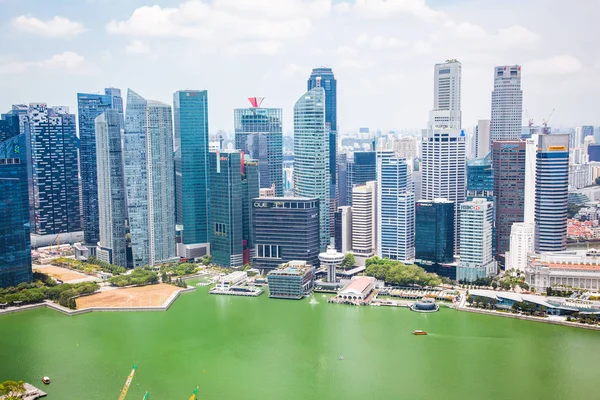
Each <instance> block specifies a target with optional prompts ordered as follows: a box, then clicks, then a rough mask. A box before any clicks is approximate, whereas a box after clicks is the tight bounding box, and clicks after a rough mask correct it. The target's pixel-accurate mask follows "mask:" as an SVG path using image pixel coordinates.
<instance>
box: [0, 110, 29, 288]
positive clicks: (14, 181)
mask: <svg viewBox="0 0 600 400" xmlns="http://www.w3.org/2000/svg"><path fill="white" fill-rule="evenodd" d="M9 125H10V128H9ZM0 133H1V134H2V136H1V137H0V139H1V140H0V191H1V193H3V195H2V196H0V287H7V286H16V285H18V284H19V283H21V282H30V281H31V278H32V272H31V240H30V236H29V234H30V223H29V188H28V177H27V140H26V136H25V134H20V131H19V126H18V117H17V116H13V115H3V116H2V119H1V120H0Z"/></svg>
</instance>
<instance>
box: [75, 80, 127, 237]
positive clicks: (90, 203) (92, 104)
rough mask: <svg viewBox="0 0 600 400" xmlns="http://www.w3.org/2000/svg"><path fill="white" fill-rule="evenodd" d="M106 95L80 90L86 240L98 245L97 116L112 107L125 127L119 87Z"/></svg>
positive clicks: (109, 90) (80, 155)
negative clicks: (81, 91)
mask: <svg viewBox="0 0 600 400" xmlns="http://www.w3.org/2000/svg"><path fill="white" fill-rule="evenodd" d="M104 91H105V94H97V93H95V94H94V93H77V108H78V113H79V141H80V144H79V165H80V174H81V202H82V209H83V234H84V240H85V243H86V244H88V245H91V246H95V245H96V244H97V242H98V240H99V239H100V234H99V225H98V173H97V167H96V122H95V120H96V117H97V116H99V115H100V114H102V113H104V112H106V111H107V110H109V109H111V108H113V109H116V110H117V111H118V112H119V114H120V118H121V123H120V124H121V125H120V126H121V127H122V126H123V121H122V119H123V99H122V98H121V91H120V90H119V89H114V88H107V89H105V90H104Z"/></svg>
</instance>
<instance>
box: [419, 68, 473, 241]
mask: <svg viewBox="0 0 600 400" xmlns="http://www.w3.org/2000/svg"><path fill="white" fill-rule="evenodd" d="M461 74H462V66H461V64H460V62H458V61H457V60H449V61H447V62H446V63H443V64H436V66H435V73H434V95H433V97H434V101H433V109H432V110H431V111H430V113H429V126H428V129H427V130H425V131H424V132H423V137H422V142H421V156H422V157H421V158H422V161H421V167H420V168H421V171H422V172H421V196H420V197H421V198H422V199H423V200H433V199H448V200H450V201H452V202H453V203H454V207H455V213H454V251H455V252H457V251H458V250H459V234H458V233H459V232H458V230H459V226H460V221H459V216H458V205H459V204H460V203H462V202H463V201H464V200H465V179H466V177H465V175H466V171H465V168H466V166H465V163H466V142H465V139H466V138H465V134H464V132H463V131H462V130H461V111H460V110H461V108H460V107H461Z"/></svg>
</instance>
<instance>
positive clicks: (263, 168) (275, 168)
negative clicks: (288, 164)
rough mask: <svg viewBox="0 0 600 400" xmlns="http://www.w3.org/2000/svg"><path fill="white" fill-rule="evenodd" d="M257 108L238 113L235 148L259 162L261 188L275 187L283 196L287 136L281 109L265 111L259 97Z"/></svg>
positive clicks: (240, 110) (235, 112)
mask: <svg viewBox="0 0 600 400" xmlns="http://www.w3.org/2000/svg"><path fill="white" fill-rule="evenodd" d="M250 102H251V103H252V105H253V107H251V108H239V109H236V110H235V111H234V121H235V148H236V149H238V150H240V151H243V152H244V154H246V155H247V156H248V157H250V158H252V159H254V160H256V161H258V169H259V179H260V187H261V188H271V187H272V186H274V187H275V196H283V133H282V128H281V121H282V118H283V117H282V115H283V112H282V110H281V109H280V108H261V107H260V104H259V103H258V100H257V98H256V97H252V98H250Z"/></svg>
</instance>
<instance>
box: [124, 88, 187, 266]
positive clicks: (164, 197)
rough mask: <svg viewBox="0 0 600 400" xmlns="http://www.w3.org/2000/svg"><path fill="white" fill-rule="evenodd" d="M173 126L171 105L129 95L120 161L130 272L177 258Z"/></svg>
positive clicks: (130, 91) (128, 93)
mask: <svg viewBox="0 0 600 400" xmlns="http://www.w3.org/2000/svg"><path fill="white" fill-rule="evenodd" d="M172 124H173V121H172V115H171V106H169V105H168V104H164V103H160V102H157V101H153V100H146V99H144V98H143V97H141V96H140V95H139V94H137V93H136V92H134V91H133V90H131V89H129V90H128V92H127V111H126V113H125V135H124V149H123V150H124V157H123V159H124V169H125V188H126V196H127V197H126V198H127V211H128V218H129V230H130V234H131V247H132V254H133V265H134V267H142V266H144V265H155V264H158V263H161V262H164V261H168V260H171V259H173V258H174V257H175V256H176V250H175V212H174V210H175V185H174V182H173V181H174V176H175V173H174V168H173V128H172V126H173V125H172Z"/></svg>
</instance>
